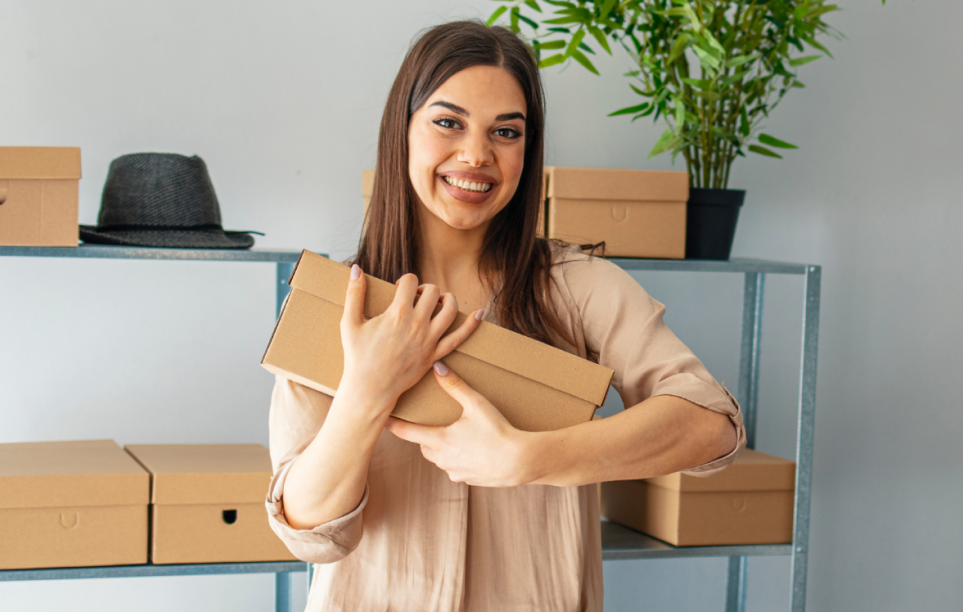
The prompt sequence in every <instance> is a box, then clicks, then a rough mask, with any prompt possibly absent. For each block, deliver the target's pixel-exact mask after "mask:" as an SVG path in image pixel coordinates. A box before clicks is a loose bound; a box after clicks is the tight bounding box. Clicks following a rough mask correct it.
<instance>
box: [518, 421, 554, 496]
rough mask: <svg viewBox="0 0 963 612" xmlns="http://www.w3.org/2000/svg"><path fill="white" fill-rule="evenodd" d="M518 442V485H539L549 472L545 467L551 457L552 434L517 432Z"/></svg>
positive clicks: (544, 432)
mask: <svg viewBox="0 0 963 612" xmlns="http://www.w3.org/2000/svg"><path fill="white" fill-rule="evenodd" d="M519 433H520V434H521V435H520V436H519V442H518V456H517V457H518V459H517V460H518V475H519V481H520V482H518V484H520V485H522V484H541V481H542V480H544V479H545V477H546V476H547V474H548V472H549V466H548V465H547V462H548V459H549V457H550V456H551V454H550V452H549V448H550V445H551V434H552V432H546V431H538V432H528V431H524V432H519Z"/></svg>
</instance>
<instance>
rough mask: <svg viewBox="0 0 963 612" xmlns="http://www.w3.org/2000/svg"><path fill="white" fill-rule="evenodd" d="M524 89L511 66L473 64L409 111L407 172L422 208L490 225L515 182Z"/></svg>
mask: <svg viewBox="0 0 963 612" xmlns="http://www.w3.org/2000/svg"><path fill="white" fill-rule="evenodd" d="M525 111H526V104H525V94H524V93H523V92H522V88H521V87H520V86H519V84H518V81H516V80H515V77H513V76H512V75H511V74H510V73H509V72H508V71H506V70H505V69H503V68H496V67H492V66H473V67H471V68H466V69H464V70H462V71H461V72H458V73H456V74H455V75H454V76H452V77H451V78H449V79H448V80H447V81H445V82H444V83H443V84H442V85H441V87H439V88H438V89H437V90H436V91H435V92H434V93H433V94H432V95H431V97H430V98H428V100H427V101H426V102H425V104H424V105H423V106H422V107H421V108H419V109H418V110H417V111H415V113H414V114H413V115H412V116H411V123H410V126H409V131H408V174H409V176H410V177H411V183H412V185H413V186H414V188H415V193H416V194H417V196H418V199H419V200H420V202H421V204H422V206H423V207H424V208H419V211H420V212H424V209H427V210H428V212H429V213H430V214H432V215H433V216H434V217H437V218H438V219H440V220H441V221H443V222H445V223H446V224H448V225H449V226H451V227H453V228H456V229H461V230H471V229H475V228H478V227H487V225H488V223H489V222H490V221H491V219H492V218H493V217H494V216H495V215H497V214H498V212H499V211H501V209H502V208H504V207H505V205H506V204H508V201H509V200H511V199H512V196H513V195H514V194H515V189H516V188H517V187H518V180H519V178H521V175H522V165H523V163H524V159H525Z"/></svg>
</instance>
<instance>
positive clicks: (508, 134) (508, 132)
mask: <svg viewBox="0 0 963 612" xmlns="http://www.w3.org/2000/svg"><path fill="white" fill-rule="evenodd" d="M495 134H497V135H498V136H500V137H502V138H510V139H511V140H515V139H516V138H518V137H519V136H521V134H519V133H518V130H513V129H512V128H498V129H497V130H495Z"/></svg>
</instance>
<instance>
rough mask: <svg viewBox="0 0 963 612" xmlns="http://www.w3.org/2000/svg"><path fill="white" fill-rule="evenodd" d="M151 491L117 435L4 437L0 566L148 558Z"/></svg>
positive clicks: (0, 479)
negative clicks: (37, 438)
mask: <svg viewBox="0 0 963 612" xmlns="http://www.w3.org/2000/svg"><path fill="white" fill-rule="evenodd" d="M149 493H150V476H149V475H148V474H147V472H145V471H144V469H143V468H141V467H140V465H138V464H137V462H136V461H134V460H133V459H131V458H130V456H129V455H128V454H127V453H125V452H124V451H123V449H121V448H120V446H118V445H117V443H116V442H114V441H113V440H84V441H76V442H25V443H16V444H0V570H5V569H27V568H41V567H82V566H103V565H135V564H140V563H147V503H148V499H149Z"/></svg>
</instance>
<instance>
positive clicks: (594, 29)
mask: <svg viewBox="0 0 963 612" xmlns="http://www.w3.org/2000/svg"><path fill="white" fill-rule="evenodd" d="M589 32H590V33H591V34H592V36H593V37H595V40H597V41H598V43H599V44H600V45H601V46H602V48H603V49H605V52H606V53H608V54H609V55H612V49H611V48H610V47H609V41H607V40H605V34H603V33H602V30H600V29H598V28H597V27H595V26H589Z"/></svg>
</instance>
